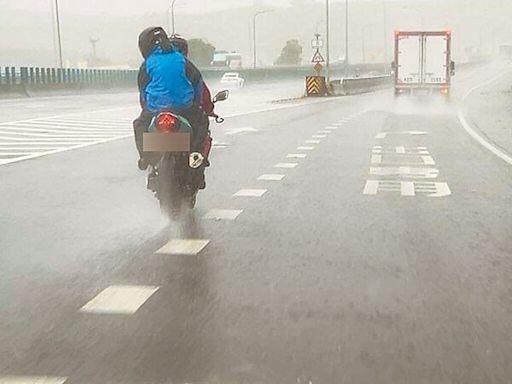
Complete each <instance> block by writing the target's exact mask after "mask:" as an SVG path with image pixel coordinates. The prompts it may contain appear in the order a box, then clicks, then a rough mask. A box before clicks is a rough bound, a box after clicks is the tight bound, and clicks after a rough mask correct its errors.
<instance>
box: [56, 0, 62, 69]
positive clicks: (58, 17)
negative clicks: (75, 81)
mask: <svg viewBox="0 0 512 384" xmlns="http://www.w3.org/2000/svg"><path fill="white" fill-rule="evenodd" d="M55 21H56V24H57V47H58V53H59V68H61V69H62V68H63V67H64V64H63V61H62V38H61V34H60V14H59V0H55Z"/></svg>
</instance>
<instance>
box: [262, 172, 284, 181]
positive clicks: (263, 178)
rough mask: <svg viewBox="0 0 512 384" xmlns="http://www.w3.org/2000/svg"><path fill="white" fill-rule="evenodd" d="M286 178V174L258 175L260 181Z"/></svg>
mask: <svg viewBox="0 0 512 384" xmlns="http://www.w3.org/2000/svg"><path fill="white" fill-rule="evenodd" d="M284 178H285V175H278V174H265V175H261V176H260V177H258V180H260V181H281V180H283V179H284Z"/></svg>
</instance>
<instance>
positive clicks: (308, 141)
mask: <svg viewBox="0 0 512 384" xmlns="http://www.w3.org/2000/svg"><path fill="white" fill-rule="evenodd" d="M321 142H322V141H321V140H306V141H305V143H306V144H320V143H321Z"/></svg>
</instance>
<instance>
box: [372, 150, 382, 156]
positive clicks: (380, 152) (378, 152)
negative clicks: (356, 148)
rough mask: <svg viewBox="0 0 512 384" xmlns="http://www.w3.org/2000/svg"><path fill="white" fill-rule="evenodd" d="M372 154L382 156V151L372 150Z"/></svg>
mask: <svg viewBox="0 0 512 384" xmlns="http://www.w3.org/2000/svg"><path fill="white" fill-rule="evenodd" d="M372 153H375V154H377V155H380V154H382V149H372Z"/></svg>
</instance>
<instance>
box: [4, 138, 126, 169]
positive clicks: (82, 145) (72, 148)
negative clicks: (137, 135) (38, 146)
mask: <svg viewBox="0 0 512 384" xmlns="http://www.w3.org/2000/svg"><path fill="white" fill-rule="evenodd" d="M132 136H133V134H130V135H123V136H116V137H112V138H109V139H104V140H96V141H89V142H86V143H83V144H78V145H73V144H71V145H72V146H71V147H65V148H60V149H56V150H53V151H48V152H40V153H34V154H32V155H29V156H22V157H17V158H15V159H10V160H0V165H5V164H11V163H17V162H19V161H23V160H30V159H35V158H38V157H43V156H48V155H53V154H56V153H61V152H67V151H72V150H74V149H81V148H85V147H90V146H93V145H98V144H103V143H108V142H110V141H116V140H119V139H125V138H128V137H132ZM0 139H1V137H0ZM80 141H82V140H80ZM75 144H76V143H75Z"/></svg>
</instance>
